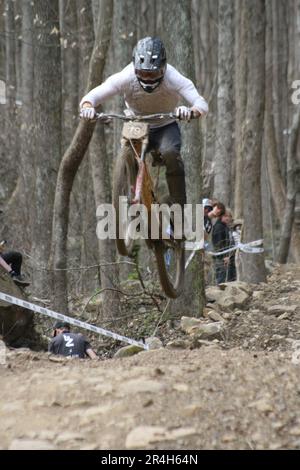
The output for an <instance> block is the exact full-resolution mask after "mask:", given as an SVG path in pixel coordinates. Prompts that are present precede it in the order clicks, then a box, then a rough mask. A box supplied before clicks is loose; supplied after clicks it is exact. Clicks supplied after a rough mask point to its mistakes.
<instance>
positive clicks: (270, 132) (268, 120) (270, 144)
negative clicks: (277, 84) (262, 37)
mask: <svg viewBox="0 0 300 470" xmlns="http://www.w3.org/2000/svg"><path fill="white" fill-rule="evenodd" d="M272 5H273V3H272V1H270V0H269V1H268V2H266V12H267V30H266V79H267V82H268V83H270V82H272V76H273V75H272V60H273V59H272V47H273V42H272V38H273V33H272ZM274 112H275V111H274V108H273V94H272V86H268V87H266V112H265V130H266V159H267V171H268V178H269V183H270V191H271V195H272V200H273V204H274V209H275V214H273V215H272V216H273V217H275V216H276V217H277V219H278V220H279V221H280V222H281V220H282V216H283V214H284V209H285V204H286V195H285V187H284V183H283V179H282V175H281V171H280V163H279V161H280V157H279V155H278V153H279V149H278V144H277V138H276V130H275V123H274V117H273V116H274ZM290 251H291V254H292V256H293V258H294V260H295V261H296V262H300V234H299V232H298V231H297V230H296V229H295V227H293V230H292V236H291V247H290Z"/></svg>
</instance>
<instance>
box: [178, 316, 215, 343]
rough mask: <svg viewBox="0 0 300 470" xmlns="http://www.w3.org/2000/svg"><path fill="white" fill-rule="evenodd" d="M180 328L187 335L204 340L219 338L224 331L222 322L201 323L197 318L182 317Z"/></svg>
mask: <svg viewBox="0 0 300 470" xmlns="http://www.w3.org/2000/svg"><path fill="white" fill-rule="evenodd" d="M181 328H182V329H183V331H185V332H186V333H187V334H189V335H195V336H197V337H199V338H201V339H206V338H213V337H215V336H220V333H221V332H222V331H223V329H224V322H216V323H203V322H202V321H201V320H199V319H198V318H192V317H182V318H181Z"/></svg>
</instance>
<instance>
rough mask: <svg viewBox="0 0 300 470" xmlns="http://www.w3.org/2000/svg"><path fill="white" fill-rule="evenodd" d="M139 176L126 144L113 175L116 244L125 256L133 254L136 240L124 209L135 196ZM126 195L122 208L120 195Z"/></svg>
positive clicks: (126, 208)
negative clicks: (130, 230) (123, 214)
mask: <svg viewBox="0 0 300 470" xmlns="http://www.w3.org/2000/svg"><path fill="white" fill-rule="evenodd" d="M136 176H137V164H136V161H135V158H134V156H133V154H132V151H131V149H130V148H129V147H127V146H126V145H125V146H124V147H122V148H121V150H120V153H119V155H118V157H117V161H116V164H115V168H114V176H113V205H114V208H115V211H116V245H117V249H118V252H119V253H120V255H123V256H131V255H132V251H133V246H134V240H133V239H132V238H130V234H129V230H128V226H129V222H130V220H128V219H127V217H126V218H124V217H122V212H123V210H126V211H127V214H128V207H129V206H130V204H131V203H132V200H133V198H134V191H135V183H136ZM121 196H123V197H125V198H126V202H127V207H126V204H125V205H124V207H123V210H121V208H120V205H119V197H121Z"/></svg>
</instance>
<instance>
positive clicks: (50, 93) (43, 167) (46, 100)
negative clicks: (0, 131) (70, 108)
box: [32, 0, 61, 295]
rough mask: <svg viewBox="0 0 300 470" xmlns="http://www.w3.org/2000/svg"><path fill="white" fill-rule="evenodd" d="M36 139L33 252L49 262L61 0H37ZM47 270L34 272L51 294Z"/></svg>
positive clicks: (43, 262) (39, 289) (44, 292)
mask: <svg viewBox="0 0 300 470" xmlns="http://www.w3.org/2000/svg"><path fill="white" fill-rule="evenodd" d="M34 17H35V21H34V46H35V50H34V52H35V55H34V139H35V148H34V155H33V158H32V160H33V161H34V171H35V200H34V201H32V204H34V208H35V213H34V219H35V220H34V225H33V231H32V254H33V257H34V259H35V260H36V261H37V263H38V264H39V265H44V266H46V265H47V263H48V259H49V253H50V245H51V218H52V209H53V202H54V192H55V183H56V174H57V168H58V166H59V160H60V151H61V149H60V144H61V56H60V35H59V8H58V0H53V1H52V2H51V4H50V2H48V1H47V0H39V1H38V2H35V3H34ZM48 283H49V279H48V278H47V274H46V272H45V271H36V272H34V277H33V285H34V288H35V291H36V292H38V293H39V295H48V294H49V292H48V288H49V287H48Z"/></svg>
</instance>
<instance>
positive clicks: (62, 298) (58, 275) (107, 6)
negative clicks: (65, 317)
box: [51, 0, 113, 311]
mask: <svg viewBox="0 0 300 470" xmlns="http://www.w3.org/2000/svg"><path fill="white" fill-rule="evenodd" d="M112 14H113V5H112V2H111V0H102V1H101V4H100V9H99V20H98V34H97V41H96V42H95V44H94V48H93V53H92V56H91V59H90V64H89V76H88V84H87V89H88V90H90V89H91V88H94V87H95V86H96V85H97V84H98V83H99V81H101V78H102V74H103V68H104V64H105V57H106V53H107V49H108V45H109V41H108V38H110V33H111V19H112ZM94 127H95V124H94V123H90V122H86V121H81V122H80V123H79V125H78V127H77V129H76V132H75V135H74V137H73V140H72V142H71V144H70V146H69V147H68V149H67V150H66V152H65V154H64V156H63V158H62V161H61V164H60V168H59V172H58V178H57V186H56V193H55V204H54V214H53V231H52V234H53V235H52V247H51V254H52V256H51V261H52V263H51V264H52V266H53V267H54V268H55V269H56V270H57V271H55V274H54V291H55V301H54V304H55V306H56V308H60V309H63V310H65V311H67V309H68V295H67V275H66V271H65V269H66V268H67V235H68V224H69V205H70V194H71V191H72V186H73V183H74V178H75V176H76V173H77V170H78V168H79V166H80V164H81V162H82V160H83V157H84V154H85V152H86V150H87V147H88V145H89V142H90V140H91V137H92V134H93V131H94Z"/></svg>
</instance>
